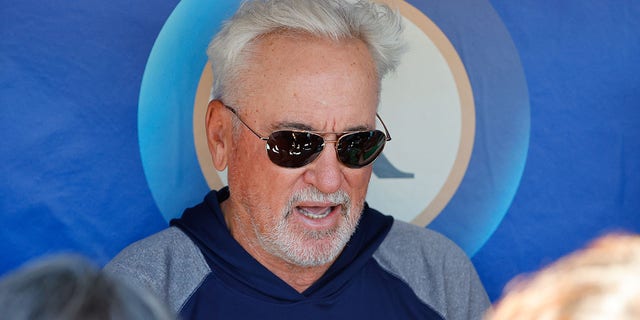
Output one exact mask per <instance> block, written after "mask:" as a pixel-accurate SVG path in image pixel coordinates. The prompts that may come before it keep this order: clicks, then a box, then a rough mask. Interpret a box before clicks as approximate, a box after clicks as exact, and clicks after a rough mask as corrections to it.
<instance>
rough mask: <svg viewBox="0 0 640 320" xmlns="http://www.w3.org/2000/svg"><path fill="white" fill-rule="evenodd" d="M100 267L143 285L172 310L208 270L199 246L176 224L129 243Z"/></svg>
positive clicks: (187, 295)
mask: <svg viewBox="0 0 640 320" xmlns="http://www.w3.org/2000/svg"><path fill="white" fill-rule="evenodd" d="M104 270H105V272H108V273H110V274H112V275H114V276H115V277H118V278H120V279H123V280H124V281H127V282H129V283H133V284H134V285H138V286H142V287H146V288H147V289H149V290H150V291H151V292H152V293H154V294H155V295H156V296H157V297H158V298H159V299H162V301H164V302H166V303H168V304H169V306H170V308H171V310H173V311H174V312H176V313H179V311H180V309H181V308H182V306H183V305H184V303H185V302H186V301H187V299H188V298H189V297H190V296H191V295H192V294H193V292H194V291H195V290H197V288H198V287H199V286H200V285H201V284H202V282H203V281H204V279H205V277H206V276H207V275H208V274H209V272H210V269H209V266H208V265H207V263H206V261H205V260H204V257H203V256H202V253H201V252H200V249H198V247H197V246H196V245H195V244H194V243H193V241H191V239H189V237H188V236H187V235H185V234H184V233H183V232H182V231H180V230H179V229H178V228H176V227H171V228H168V229H165V230H163V231H161V232H159V233H156V234H154V235H152V236H150V237H148V238H145V239H143V240H140V241H138V242H135V243H133V244H131V245H130V246H128V247H126V248H125V249H124V250H122V251H121V252H120V253H119V254H118V255H117V256H116V257H115V258H113V260H111V261H110V262H109V263H108V264H107V265H106V266H105V267H104Z"/></svg>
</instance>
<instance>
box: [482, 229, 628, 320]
mask: <svg viewBox="0 0 640 320" xmlns="http://www.w3.org/2000/svg"><path fill="white" fill-rule="evenodd" d="M486 319H491V320H503V319H519V320H527V319H538V320H556V319H567V320H569V319H580V320H587V319H615V320H627V319H629V320H631V319H640V236H637V235H609V236H605V237H602V238H600V239H597V240H596V241H594V242H593V243H592V244H591V245H589V246H588V247H587V248H585V249H583V250H580V251H577V252H575V253H573V254H571V255H568V256H566V257H564V258H562V259H560V260H559V261H557V262H555V263H553V264H552V265H550V266H549V267H547V268H545V269H544V270H542V271H540V272H539V273H537V274H534V275H533V276H531V277H528V278H522V277H518V278H516V279H514V280H512V282H511V283H509V284H508V285H507V288H506V290H505V295H504V296H503V297H502V298H501V300H500V301H499V302H498V303H497V304H496V306H495V307H494V309H493V310H491V311H490V312H489V313H488V314H487V317H486Z"/></svg>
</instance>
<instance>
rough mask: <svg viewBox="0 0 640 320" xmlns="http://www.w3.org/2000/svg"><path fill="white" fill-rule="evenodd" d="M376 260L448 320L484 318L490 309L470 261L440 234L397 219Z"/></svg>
mask: <svg viewBox="0 0 640 320" xmlns="http://www.w3.org/2000/svg"><path fill="white" fill-rule="evenodd" d="M374 258H375V259H376V261H377V262H378V264H379V265H380V266H381V267H382V268H383V269H385V270H386V271H387V272H389V273H391V274H393V275H394V276H395V277H397V278H399V279H400V280H402V281H404V282H405V283H406V284H407V285H408V286H409V287H411V289H412V290H413V291H414V292H415V294H416V295H417V296H418V297H419V298H420V299H421V300H422V301H423V302H424V303H425V304H427V305H428V306H430V307H431V308H433V309H434V310H436V311H437V312H438V313H440V314H441V315H442V316H443V318H445V319H447V320H467V319H482V317H483V314H484V312H485V311H486V310H487V308H489V306H490V302H489V298H488V296H487V293H486V291H485V290H484V287H483V285H482V283H481V282H480V278H479V277H478V274H477V272H476V270H475V268H474V267H473V264H472V263H471V261H470V260H469V258H468V257H467V256H466V254H465V253H464V252H463V251H462V250H461V249H460V248H459V247H458V246H457V245H455V244H454V243H453V242H452V241H450V240H449V239H447V238H446V237H444V236H442V235H441V234H439V233H437V232H434V231H432V230H429V229H426V228H422V227H418V226H415V225H411V224H409V223H406V222H402V221H397V220H396V221H394V224H393V226H392V228H391V230H390V231H389V234H388V235H387V237H386V238H385V240H384V241H383V243H382V244H381V245H380V248H379V249H378V250H377V251H376V253H375V254H374Z"/></svg>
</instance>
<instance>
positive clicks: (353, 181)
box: [344, 166, 372, 203]
mask: <svg viewBox="0 0 640 320" xmlns="http://www.w3.org/2000/svg"><path fill="white" fill-rule="evenodd" d="M371 173H372V166H368V167H366V168H360V169H348V171H347V172H345V173H344V175H345V180H346V181H347V184H348V186H349V188H350V190H349V192H350V193H351V197H352V199H351V200H352V201H354V203H360V202H363V201H364V198H365V197H366V194H367V189H368V188H369V180H371Z"/></svg>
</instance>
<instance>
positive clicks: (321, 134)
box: [222, 102, 391, 168]
mask: <svg viewBox="0 0 640 320" xmlns="http://www.w3.org/2000/svg"><path fill="white" fill-rule="evenodd" d="M222 105H223V106H224V107H225V108H226V109H227V110H229V111H231V113H233V114H234V115H235V116H236V118H238V120H240V123H242V124H243V125H244V126H245V127H247V129H249V131H251V132H252V133H253V134H254V135H255V136H256V137H258V139H260V140H262V141H265V142H267V141H269V139H270V137H271V135H272V134H273V133H274V132H279V131H291V132H300V133H306V134H313V135H317V136H319V137H321V138H322V141H323V142H322V149H323V150H324V146H325V145H326V144H327V142H333V143H334V144H335V148H337V147H338V141H340V139H341V138H342V137H343V136H345V135H349V134H355V133H361V132H370V131H375V130H365V131H345V132H317V131H305V130H276V131H274V132H272V133H270V134H269V135H268V136H266V137H263V136H261V135H260V134H259V133H258V132H256V131H255V130H253V129H252V128H251V127H250V126H249V125H248V124H247V123H246V122H244V120H242V118H241V117H240V115H239V114H238V111H236V109H234V108H232V107H230V106H228V105H227V104H225V103H224V102H222ZM376 117H377V118H378V120H379V121H380V123H381V124H382V127H383V128H384V136H385V144H386V142H387V141H391V134H389V130H388V129H387V126H386V125H385V123H384V121H382V118H381V117H380V115H379V114H378V113H377V112H376ZM378 131H379V130H378ZM327 134H335V135H336V139H334V140H328V139H325V135H327ZM382 148H384V145H383V146H382ZM337 151H338V150H336V152H337ZM381 153H382V152H380V154H381ZM380 154H378V155H377V156H376V158H377V157H379V156H380ZM313 160H315V158H314V159H313ZM313 160H311V161H310V162H309V163H311V162H313ZM374 160H375V159H374ZM338 161H339V162H340V163H342V164H343V165H345V166H347V167H351V168H362V167H365V166H367V165H369V164H370V163H369V164H366V165H364V166H361V167H359V166H352V165H349V164H346V163H343V162H342V160H340V156H338ZM271 162H273V160H272V161H271ZM371 162H373V161H371ZM309 163H306V164H303V165H302V166H299V167H287V166H282V165H280V164H277V163H275V162H274V164H275V165H277V166H279V167H284V168H301V167H304V166H306V165H308V164H309Z"/></svg>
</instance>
